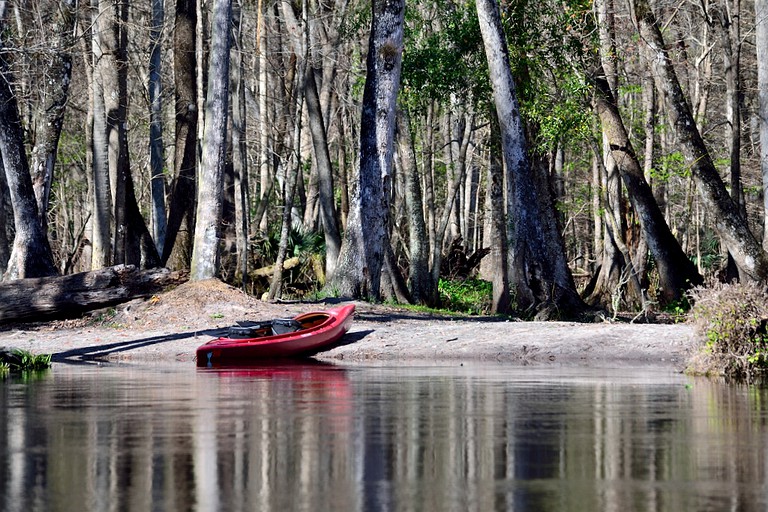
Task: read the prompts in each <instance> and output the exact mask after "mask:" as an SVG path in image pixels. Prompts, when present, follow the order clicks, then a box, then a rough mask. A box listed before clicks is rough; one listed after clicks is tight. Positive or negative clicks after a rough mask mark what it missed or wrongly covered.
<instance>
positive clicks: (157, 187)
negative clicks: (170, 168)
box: [149, 0, 167, 254]
mask: <svg viewBox="0 0 768 512" xmlns="http://www.w3.org/2000/svg"><path fill="white" fill-rule="evenodd" d="M164 18H165V12H164V8H163V0H152V26H151V28H150V32H149V39H150V45H151V47H152V49H151V50H150V57H149V116H150V117H149V161H150V164H149V167H150V169H151V180H152V181H151V183H152V186H151V189H152V217H151V218H152V238H153V239H154V241H155V246H156V247H157V252H158V253H160V254H162V253H163V246H164V245H165V232H166V223H167V220H166V218H165V177H164V176H163V167H164V161H163V123H162V117H163V106H162V80H161V78H162V69H161V53H162V52H161V50H162V48H161V41H162V35H163V23H164Z"/></svg>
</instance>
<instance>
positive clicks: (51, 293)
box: [0, 265, 185, 323]
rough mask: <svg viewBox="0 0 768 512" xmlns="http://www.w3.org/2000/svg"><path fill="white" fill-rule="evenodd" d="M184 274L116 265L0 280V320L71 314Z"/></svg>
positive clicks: (152, 289) (145, 293)
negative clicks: (52, 274) (60, 275)
mask: <svg viewBox="0 0 768 512" xmlns="http://www.w3.org/2000/svg"><path fill="white" fill-rule="evenodd" d="M184 281H185V276H183V275H182V274H179V273H177V272H171V271H169V270H168V269H164V268H161V269H153V270H145V271H139V270H138V269H136V267H133V266H130V265H129V266H125V265H119V266H116V267H107V268H103V269H99V270H93V271H90V272H82V273H80V274H71V275H67V276H62V277H40V278H34V279H23V280H17V281H9V282H5V283H0V323H8V322H19V321H29V320H33V321H36V322H37V321H41V320H50V319H53V318H75V317H78V316H80V315H82V314H83V313H85V312H87V311H92V310H94V309H101V308H106V307H110V306H114V305H117V304H121V303H123V302H128V301H130V300H133V299H136V298H140V297H149V296H151V295H153V294H156V293H158V292H160V291H162V290H163V289H164V288H166V287H168V286H171V285H178V284H181V283H183V282H184Z"/></svg>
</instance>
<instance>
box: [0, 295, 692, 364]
mask: <svg viewBox="0 0 768 512" xmlns="http://www.w3.org/2000/svg"><path fill="white" fill-rule="evenodd" d="M295 306H296V305H294V307H288V308H287V309H288V310H291V309H293V310H295V309H296V307H295ZM298 306H299V307H301V308H303V309H304V310H306V308H307V305H306V304H304V305H298ZM273 309H274V308H273ZM283 309H286V308H285V307H283ZM288 313H289V314H290V311H288ZM220 320H222V321H221V322H213V321H211V319H210V318H208V322H204V323H207V324H208V325H203V326H193V327H190V326H182V325H177V324H173V323H168V324H167V325H165V326H160V327H158V326H154V327H153V328H150V326H146V327H142V326H139V325H117V326H113V327H106V326H93V325H81V326H67V325H66V324H64V325H61V324H58V323H56V322H52V323H45V324H18V325H14V326H10V327H8V326H6V327H5V328H4V329H3V330H1V331H0V346H4V347H8V348H18V349H23V350H28V351H30V352H33V353H35V354H43V353H44V354H52V355H53V357H52V360H53V362H54V364H57V363H82V362H83V361H97V362H98V361H101V362H111V363H121V362H123V363H135V364H144V363H146V364H154V363H171V362H178V363H188V364H190V365H191V366H193V365H194V355H195V349H196V348H197V347H198V346H199V345H201V344H203V343H205V342H207V341H209V340H211V339H213V337H215V334H216V332H217V331H218V330H219V329H221V328H222V327H224V326H226V325H230V324H231V322H227V321H226V319H225V318H222V319H220ZM694 345H695V338H694V335H693V329H692V327H691V326H689V325H686V324H628V323H589V324H585V323H572V322H534V321H531V322H527V321H526V322H524V321H504V320H499V319H496V318H488V317H458V318H457V317H436V316H431V315H422V314H416V313H410V312H402V311H397V310H393V309H391V308H385V307H383V306H374V305H368V304H359V305H358V313H357V314H356V317H355V320H354V322H353V324H352V328H351V329H350V331H349V332H348V333H347V335H346V336H345V337H344V338H343V340H342V344H341V345H340V346H337V347H335V348H333V349H331V350H328V351H325V352H322V353H320V354H317V355H315V356H314V358H315V359H316V360H319V361H323V362H327V363H334V364H345V365H346V364H351V365H354V364H360V363H365V364H377V365H390V364H430V365H434V364H456V363H484V362H487V363H493V364H499V363H501V364H508V365H554V366H574V367H581V366H595V367H607V366H610V367H631V366H655V367H666V368H670V369H676V370H683V369H684V366H685V364H686V362H687V359H688V354H689V353H690V351H691V348H692V347H693V346H694Z"/></svg>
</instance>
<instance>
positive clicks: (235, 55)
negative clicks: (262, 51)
mask: <svg viewBox="0 0 768 512" xmlns="http://www.w3.org/2000/svg"><path fill="white" fill-rule="evenodd" d="M236 1H237V3H236V4H235V5H236V7H237V8H236V12H235V13H234V15H233V18H234V22H233V44H234V51H233V52H232V57H231V58H232V170H233V171H234V174H235V234H236V247H237V269H238V270H237V272H239V274H240V279H241V281H242V286H243V289H245V287H246V279H247V277H248V231H249V226H250V208H249V204H250V201H249V186H248V146H247V144H246V137H247V134H246V122H247V116H246V112H245V87H246V85H245V64H244V62H243V48H242V37H243V35H242V23H241V17H242V15H243V14H242V1H243V0H236Z"/></svg>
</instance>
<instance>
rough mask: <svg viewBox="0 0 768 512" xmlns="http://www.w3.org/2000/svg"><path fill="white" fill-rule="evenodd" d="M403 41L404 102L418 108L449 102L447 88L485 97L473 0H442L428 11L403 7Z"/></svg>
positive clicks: (450, 91) (485, 82) (485, 79)
mask: <svg viewBox="0 0 768 512" xmlns="http://www.w3.org/2000/svg"><path fill="white" fill-rule="evenodd" d="M428 15H429V16H430V18H431V19H427V16H428ZM404 46H405V51H404V52H403V68H402V89H401V98H400V100H401V101H402V102H404V103H405V104H407V105H409V106H411V107H412V108H417V109H423V108H425V107H426V105H428V104H429V102H431V101H438V102H440V103H443V104H448V103H449V100H450V96H451V94H459V95H461V96H463V97H466V96H469V98H476V99H478V98H486V97H490V85H489V83H488V77H487V72H486V69H487V66H486V63H485V54H484V51H483V41H482V37H481V35H480V27H479V24H478V21H477V12H476V11H475V9H474V4H471V3H466V4H447V3H443V5H440V6H439V8H438V9H436V12H434V13H429V14H428V13H427V9H409V10H407V11H406V25H405V36H404ZM470 101H471V99H470Z"/></svg>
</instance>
